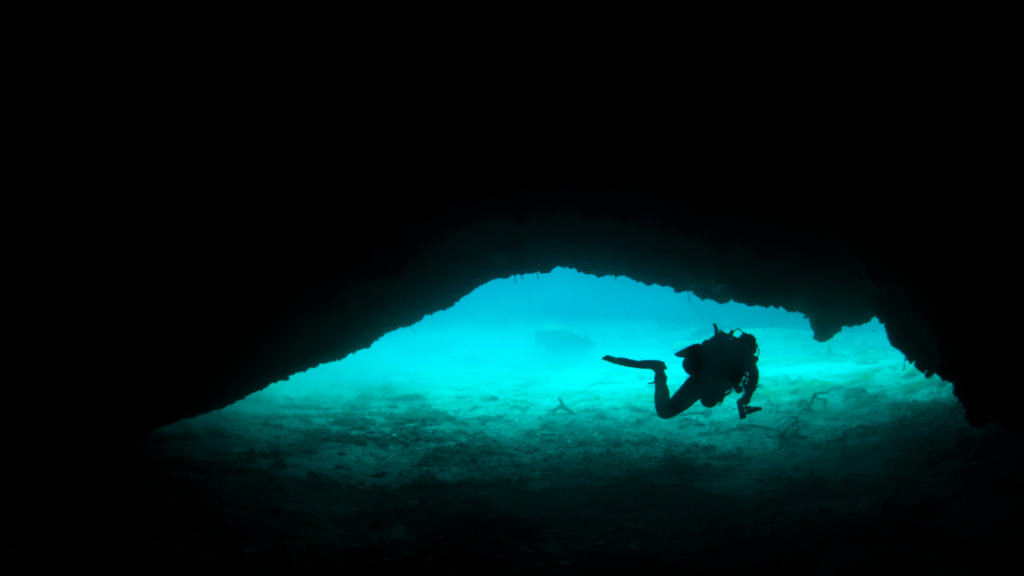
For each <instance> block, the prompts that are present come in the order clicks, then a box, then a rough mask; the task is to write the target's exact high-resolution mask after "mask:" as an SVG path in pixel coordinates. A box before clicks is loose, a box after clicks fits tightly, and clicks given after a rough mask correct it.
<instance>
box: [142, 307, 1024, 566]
mask: <svg viewBox="0 0 1024 576" xmlns="http://www.w3.org/2000/svg"><path fill="white" fill-rule="evenodd" d="M708 328H709V327H703V328H702V325H694V326H683V327H673V328H666V327H664V326H661V327H657V326H655V327H646V328H645V327H643V326H638V327H637V328H636V330H637V333H638V334H639V333H641V332H643V331H644V330H645V329H646V330H647V332H646V333H647V334H651V337H652V338H653V339H654V340H657V341H662V342H664V345H665V349H664V350H658V351H657V353H656V354H646V357H648V358H652V357H653V358H658V359H662V360H665V361H666V363H668V364H669V366H670V367H669V371H668V375H669V385H670V388H671V389H672V391H674V390H675V388H676V387H678V385H679V384H681V383H682V379H683V377H684V376H685V375H684V373H683V371H682V369H681V368H680V367H679V364H678V363H677V361H678V360H677V359H674V358H672V356H671V351H672V348H673V347H675V346H679V347H681V345H685V344H686V343H687V342H690V341H699V340H700V339H702V338H703V337H706V335H705V336H700V334H701V333H702V330H703V331H704V332H708V334H710V330H708ZM421 330H423V329H422V328H421ZM880 330H881V334H879V331H880ZM754 332H755V333H756V336H757V337H758V340H759V342H760V345H761V362H760V366H761V385H760V387H759V389H758V392H757V393H756V394H755V398H754V399H755V401H754V402H753V404H754V405H758V406H761V407H763V411H762V412H759V413H756V414H753V415H751V416H749V417H748V418H747V419H745V420H740V419H739V418H738V415H737V411H736V407H735V399H736V395H731V396H728V397H727V398H726V400H725V403H724V404H722V405H720V406H718V407H716V408H713V409H708V408H704V407H703V406H701V405H700V404H697V405H695V406H694V407H693V408H691V409H690V410H689V411H687V412H685V413H683V414H682V415H680V416H678V417H676V418H674V419H671V420H661V419H659V418H657V417H656V415H655V413H654V408H653V386H651V385H650V384H648V382H650V381H651V380H652V379H653V378H652V373H651V372H649V371H643V370H630V369H627V368H622V367H618V366H613V365H610V364H607V363H604V362H601V361H600V360H599V359H600V357H601V356H602V355H603V354H613V355H622V356H627V355H630V354H629V353H632V355H633V357H635V358H643V357H644V356H645V355H644V354H642V353H640V352H637V350H636V349H630V344H629V341H630V340H629V339H630V337H631V335H630V334H621V336H622V338H623V340H622V341H621V342H614V341H610V342H609V341H602V343H601V344H602V345H601V346H600V347H599V349H594V350H591V351H588V352H587V353H585V354H577V355H574V356H573V355H570V357H568V358H562V357H560V356H558V355H555V356H553V357H552V359H551V360H552V361H551V362H550V363H548V364H544V365H543V366H541V368H542V369H536V368H533V369H529V370H528V369H526V368H524V369H523V370H522V371H517V370H516V367H515V358H514V354H511V355H510V356H511V358H510V359H509V364H508V365H507V366H504V367H499V370H498V372H497V373H496V372H495V371H494V367H493V366H488V365H487V363H486V361H485V360H486V359H483V360H481V359H479V358H476V359H474V358H472V357H471V356H467V357H464V358H461V359H459V360H457V361H456V360H452V359H451V358H448V359H442V361H448V362H451V363H452V374H453V376H452V381H451V382H445V381H444V380H443V379H441V380H437V379H435V380H433V381H430V382H427V381H426V380H423V379H419V380H418V379H417V378H416V377H415V375H414V374H413V375H410V374H411V373H401V372H400V371H396V372H390V371H388V370H387V369H380V368H379V367H378V368H377V370H376V372H374V371H363V372H359V371H355V372H353V373H352V374H348V375H347V376H344V377H342V376H337V377H333V376H332V377H331V378H335V380H337V381H331V378H327V377H325V379H321V380H320V381H318V380H317V379H316V377H314V376H310V374H313V372H310V373H307V380H306V381H305V385H303V382H304V381H303V380H302V376H301V375H300V376H297V377H296V378H294V379H293V380H295V385H296V386H295V387H294V388H293V389H291V391H288V390H289V389H287V388H286V387H285V386H286V385H287V384H288V382H285V383H278V384H275V385H274V386H271V387H270V388H268V389H267V390H266V391H264V392H261V393H258V394H255V395H253V396H250V397H249V398H247V399H246V400H244V401H242V402H239V403H237V404H235V405H233V406H231V407H228V408H227V409H224V410H221V411H217V412H214V413H211V414H207V415H204V416H200V417H197V418H193V419H189V420H185V421H181V422H178V423H176V424H174V425H171V426H166V427H164V428H161V429H159V430H157V431H155V432H153V433H151V434H148V435H145V436H143V437H140V438H139V439H138V441H137V442H136V445H135V451H134V455H133V462H134V464H133V466H134V474H135V476H134V477H133V478H132V480H131V486H132V487H133V488H132V491H131V492H130V493H129V494H127V495H126V498H127V499H128V500H129V501H130V503H131V509H132V510H133V514H134V515H135V518H134V520H133V522H134V523H135V526H137V529H138V534H139V535H140V536H141V537H142V538H143V539H144V541H145V543H146V544H145V545H146V546H150V547H152V555H153V557H155V558H161V559H162V560H161V564H162V566H163V567H165V568H167V569H168V570H170V571H174V570H176V569H178V568H177V567H181V570H188V571H202V570H203V569H207V568H208V569H209V570H210V571H213V572H219V573H239V574H242V573H253V574H255V573H379V572H381V571H385V570H416V571H417V572H419V573H423V572H426V573H443V574H491V573H531V574H532V573H541V574H546V573H589V574H593V573H611V572H619V573H626V572H636V573H643V571H650V570H666V569H672V570H679V571H680V573H682V572H686V571H691V572H692V573H743V574H774V573H786V574H793V573H801V574H802V573H816V574H837V573H863V572H864V571H865V570H871V569H877V568H878V567H880V566H881V567H890V568H894V569H902V570H906V571H908V572H913V573H925V572H927V573H939V574H941V573H954V572H955V573H965V572H966V573H972V574H982V573H988V572H995V571H996V569H997V566H998V562H1006V561H1013V562H1016V563H1017V564H1018V565H1019V563H1020V560H1021V552H1020V545H1019V540H1020V536H1021V529H1020V522H1021V520H1020V518H1021V517H1022V513H1024V508H1022V496H1021V490H1020V488H1021V478H1022V474H1021V468H1020V464H1019V463H1020V461H1021V460H1020V456H1021V450H1020V440H1019V437H1017V436H1016V435H1014V434H1012V433H1010V432H1007V431H1005V430H1003V429H1001V428H999V427H997V426H989V427H986V428H984V429H976V428H972V427H971V426H969V425H968V424H967V423H966V422H965V421H964V418H963V411H962V409H961V408H959V407H958V406H957V402H956V399H955V398H954V397H953V396H952V393H951V385H949V384H948V383H945V382H943V381H941V380H940V379H939V378H937V377H933V378H931V379H925V378H924V377H923V375H921V374H920V373H919V372H918V371H917V370H916V369H915V368H914V367H913V366H906V367H905V366H904V363H903V357H902V355H901V354H900V353H899V352H898V351H895V350H893V349H892V348H890V347H888V344H887V342H885V339H884V329H883V328H882V327H881V326H879V325H878V324H877V322H874V323H873V324H872V325H867V326H865V327H861V329H859V330H850V331H844V332H843V333H841V334H839V335H838V336H836V337H835V338H834V339H832V340H831V341H830V342H828V343H818V342H815V341H814V340H813V339H812V338H811V333H810V331H809V330H808V329H798V328H788V327H787V328H770V327H762V328H759V329H757V330H756V331H754ZM420 336H421V334H419V333H417V334H414V335H411V336H407V338H417V337H420ZM481 337H483V336H481ZM486 337H487V338H499V339H500V338H502V336H500V335H495V334H489V335H486ZM506 338H509V341H510V342H511V341H512V340H514V339H515V338H513V337H511V336H506ZM413 341H415V340H413ZM633 341H634V342H635V338H634V340H633ZM509 347H510V349H511V348H514V346H513V344H509ZM783 351H784V353H783ZM396 363H397V362H396ZM481 364H483V365H481ZM396 370H397V368H396ZM488 370H490V372H488ZM474 371H477V372H474ZM495 374H498V375H495ZM345 378H349V380H347V381H342V380H345ZM353 378H354V379H358V382H356V381H355V380H352V379H353ZM815 393H818V396H817V398H816V399H814V400H813V401H812V397H813V396H814V394H815ZM559 398H560V399H561V400H562V401H563V402H564V404H565V406H567V407H568V408H569V409H570V410H571V411H572V413H569V412H568V411H565V410H557V411H554V409H555V408H556V407H558V406H559Z"/></svg>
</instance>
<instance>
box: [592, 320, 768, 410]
mask: <svg viewBox="0 0 1024 576" xmlns="http://www.w3.org/2000/svg"><path fill="white" fill-rule="evenodd" d="M716 329H717V327H716ZM699 349H700V345H699V344H695V345H693V346H690V347H689V348H686V349H684V350H681V351H679V352H677V353H676V356H680V357H683V358H685V360H684V361H683V368H684V369H685V370H686V371H687V372H688V373H690V374H692V375H691V376H690V377H689V378H687V379H686V382H684V383H683V385H682V386H680V387H679V389H678V390H676V393H675V394H673V395H672V397H671V398H669V395H668V377H666V376H665V363H664V362H662V361H661V360H630V359H628V358H616V357H614V356H605V357H604V358H603V360H607V361H608V362H611V363H613V364H618V365H620V366H628V367H630V368H646V369H648V370H654V409H655V410H656V411H657V413H658V416H659V417H661V418H672V417H673V416H677V415H678V414H680V413H681V412H683V411H684V410H686V409H687V408H689V407H690V406H693V404H694V403H695V402H697V400H700V403H701V404H703V405H704V406H707V407H708V408H711V407H713V406H717V405H718V404H720V403H721V402H722V400H723V399H724V398H725V395H726V394H727V393H728V392H729V389H730V388H732V389H734V390H735V391H737V392H739V391H740V390H742V391H743V397H742V398H740V400H739V404H741V405H743V406H746V405H747V404H749V403H750V397H751V396H752V395H753V394H754V390H755V389H756V388H757V380H758V376H759V373H758V370H757V357H756V356H753V355H750V356H749V357H746V358H737V357H735V356H732V355H729V354H717V355H712V357H708V356H709V355H707V354H700V355H698V354H697V352H699ZM744 375H746V376H747V381H746V383H745V384H743V377H744ZM741 384H742V386H741ZM741 415H742V412H741Z"/></svg>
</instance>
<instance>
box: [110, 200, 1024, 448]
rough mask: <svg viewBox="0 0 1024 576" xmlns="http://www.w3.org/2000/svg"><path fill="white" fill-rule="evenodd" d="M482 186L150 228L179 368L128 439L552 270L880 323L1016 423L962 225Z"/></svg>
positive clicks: (136, 415) (144, 283)
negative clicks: (978, 316) (989, 358)
mask: <svg viewBox="0 0 1024 576" xmlns="http://www.w3.org/2000/svg"><path fill="white" fill-rule="evenodd" d="M488 189H489V190H490V193H489V194H486V195H481V194H480V193H479V192H478V190H479V188H464V189H462V190H461V191H460V190H455V191H453V192H452V193H451V194H450V195H448V196H446V197H447V198H452V200H441V201H438V200H435V199H432V198H424V197H421V198H416V199H412V200H409V199H405V200H402V201H396V200H395V199H393V198H391V197H390V195H389V194H387V193H381V194H376V193H375V191H372V190H369V191H366V190H364V191H362V192H363V198H376V201H373V202H362V203H356V204H352V205H349V206H345V205H342V206H340V207H339V208H338V209H336V210H333V211H324V210H322V209H320V208H318V207H314V206H309V207H300V208H299V209H293V210H289V211H282V210H280V207H279V206H268V207H263V209H262V210H259V209H257V210H255V211H254V212H253V213H250V214H243V215H239V214H233V215H232V216H231V217H230V218H224V217H216V216H209V217H207V218H205V219H202V220H200V219H197V218H193V217H188V218H187V220H188V223H189V226H188V227H187V233H186V234H182V233H181V232H180V231H179V232H177V233H172V234H169V235H166V236H163V237H161V235H160V234H154V233H152V231H149V232H147V236H148V238H152V239H153V240H152V242H151V244H150V246H151V254H152V255H153V257H152V258H151V259H150V262H149V264H148V266H147V267H145V268H143V269H140V270H139V271H138V274H137V275H136V281H137V287H138V288H139V290H140V291H141V293H143V294H145V293H146V291H147V290H148V291H150V293H151V294H148V295H147V299H148V300H149V304H150V305H149V308H148V309H150V310H152V312H153V313H152V314H150V315H147V316H146V317H144V318H142V319H141V322H142V323H143V324H144V325H145V326H143V327H140V330H145V331H146V333H147V334H154V336H153V339H152V340H151V341H150V342H148V343H147V346H151V347H152V346H153V345H154V344H155V345H156V346H157V349H159V350H161V352H162V354H161V355H162V356H163V357H164V358H166V361H165V362H164V363H163V366H164V369H163V370H162V371H161V372H160V373H159V374H158V376H157V377H156V379H155V380H154V381H152V382H150V384H149V386H147V387H146V388H145V389H143V390H135V391H133V394H132V397H133V398H134V399H135V402H136V409H135V410H133V411H132V412H131V413H130V414H122V415H120V416H119V417H120V418H125V419H127V420H128V422H127V423H126V428H127V430H128V431H129V432H130V434H129V435H134V434H138V433H143V432H146V431H149V430H152V429H154V428H156V427H159V426H161V425H164V424H168V423H171V422H174V421H176V420H178V419H181V418H185V417H190V416H194V415H198V414H200V413H204V412H207V411H210V410H214V409H218V408H221V407H223V406H226V405H228V404H230V403H231V402H234V401H236V400H238V399H241V398H243V397H244V396H245V395H247V394H250V393H252V392H254V391H257V390H259V389H261V388H263V387H265V386H266V385H268V384H270V383H272V382H275V381H278V380H282V379H284V378H286V377H287V376H289V375H290V374H293V373H295V372H298V371H302V370H306V369H308V368H310V367H313V366H316V365H318V364H320V363H323V362H329V361H333V360H338V359H341V358H344V357H345V356H346V355H348V354H350V353H352V352H354V351H357V350H359V349H362V348H366V347H368V346H369V345H370V344H371V343H372V342H373V341H374V340H375V339H376V338H378V337H380V336H381V335H383V334H385V333H387V332H389V331H391V330H394V329H397V328H399V327H402V326H408V325H411V324H413V323H415V322H417V321H419V320H420V319H421V318H423V316H424V315H426V314H431V313H433V312H436V311H438V310H443V309H446V308H448V307H450V306H452V305H453V304H454V303H455V302H456V301H457V300H458V299H459V298H461V297H462V296H464V295H466V294H468V293H469V292H471V291H472V290H473V289H475V288H476V287H477V286H479V285H481V284H483V283H485V282H488V281H490V280H493V279H495V278H502V277H509V276H511V275H513V274H530V273H534V272H547V271H550V270H551V269H552V268H554V267H556V266H566V267H572V268H576V269H578V270H579V271H581V272H584V273H589V274H597V275H606V274H616V275H624V276H628V277H630V278H633V279H636V280H638V281H641V282H645V283H657V284H661V285H665V286H671V287H673V288H675V289H676V290H677V291H684V290H690V291H693V292H694V294H696V295H697V296H699V297H701V298H711V299H714V300H716V301H719V302H726V301H729V300H730V299H734V300H736V301H738V302H742V303H745V304H751V305H761V306H780V307H782V308H785V309H787V310H790V311H795V312H802V313H804V314H806V315H807V316H808V317H809V319H810V321H811V325H812V327H813V328H814V331H815V338H816V339H818V340H826V339H828V338H830V337H831V336H832V335H834V334H835V333H836V332H838V331H839V330H840V329H841V328H842V326H851V325H857V324H861V323H863V322H866V321H868V320H870V319H871V318H872V317H873V316H876V315H877V316H878V317H879V319H880V320H881V321H882V322H883V323H884V324H885V325H886V329H887V331H888V333H889V337H890V341H891V342H892V343H893V345H894V346H896V347H897V348H899V349H900V350H901V351H903V352H904V354H906V356H907V358H908V359H909V360H910V361H911V362H914V363H915V364H916V366H917V367H918V368H919V369H921V370H923V371H926V373H932V372H934V373H936V374H938V375H939V376H941V377H943V378H945V379H947V380H951V381H953V382H954V384H955V388H956V394H957V396H958V397H959V398H960V399H961V401H963V403H964V404H965V406H966V408H967V412H966V416H967V418H968V420H970V421H971V423H972V424H975V425H978V426H980V425H984V424H986V423H988V422H1000V423H1001V424H1003V425H1005V426H1008V427H1011V428H1013V427H1016V425H1017V424H1016V420H1015V417H1013V415H1012V414H1009V410H1007V409H1006V408H1005V405H1006V403H1005V401H1004V400H1000V399H998V398H999V393H1000V392H1003V391H1004V388H1006V387H1004V386H1002V385H1001V384H1000V383H999V381H998V380H997V379H995V378H990V377H988V375H987V374H985V373H984V371H979V370H978V369H977V368H978V366H977V362H972V360H971V359H972V358H973V357H975V356H972V355H976V354H977V353H978V351H977V345H976V343H974V342H973V341H972V340H971V338H970V337H969V336H967V333H966V331H965V330H964V329H963V326H965V325H967V324H968V323H969V322H970V321H971V320H972V318H974V314H975V313H974V311H973V310H969V309H967V306H966V305H965V304H963V303H962V300H958V298H959V297H960V296H962V294H963V291H964V290H965V289H967V288H969V287H970V286H972V285H973V284H975V283H976V282H977V280H976V278H977V277H978V275H979V274H980V272H979V270H978V269H977V268H978V267H979V264H978V260H977V258H972V255H971V252H970V250H968V249H965V247H969V246H970V244H969V243H967V242H966V239H965V238H964V236H963V235H958V234H957V232H956V230H955V229H952V228H951V229H949V230H942V231H937V230H934V229H929V228H928V227H926V226H920V227H914V226H908V222H907V221H906V219H905V218H904V217H902V216H901V215H892V214H890V215H885V214H880V213H878V211H876V210H874V209H872V207H871V205H870V203H866V204H862V205H857V206H845V207H843V208H842V209H836V208H821V207H819V206H818V205H817V204H815V203H808V204H804V203H801V202H797V203H790V204H787V205H781V204H780V203H778V202H777V201H776V203H765V202H761V203H757V204H756V205H755V204H742V203H740V204H737V203H736V202H735V201H734V200H735V197H734V195H728V194H707V195H704V197H705V198H710V200H704V201H701V202H697V201H694V200H693V199H692V197H690V196H686V195H684V194H681V193H680V192H679V191H678V190H674V189H631V188H628V187H627V188H616V189H608V188H605V189H600V188H591V189H586V190H580V189H550V188H542V187H533V188H531V187H507V188H501V187H495V186H490V187H489V188H488ZM470 190H477V195H476V196H475V197H474V196H472V195H470V194H468V192H469V191H470ZM459 192H461V193H459ZM456 198H465V199H466V200H465V201H461V202H460V201H456V200H454V199H456ZM293 208H294V207H293ZM936 218H938V217H936ZM923 221H924V222H929V220H928V218H927V217H924V220H923ZM156 295H159V296H160V298H159V303H158V305H156V304H154V301H156V300H157V298H156ZM168 296H171V297H168Z"/></svg>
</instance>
